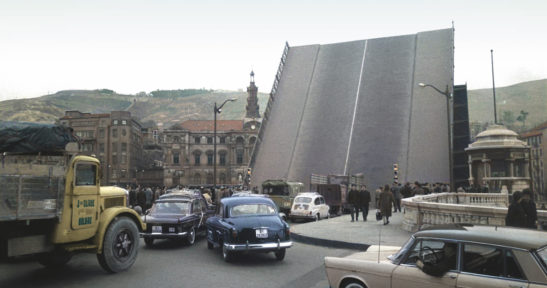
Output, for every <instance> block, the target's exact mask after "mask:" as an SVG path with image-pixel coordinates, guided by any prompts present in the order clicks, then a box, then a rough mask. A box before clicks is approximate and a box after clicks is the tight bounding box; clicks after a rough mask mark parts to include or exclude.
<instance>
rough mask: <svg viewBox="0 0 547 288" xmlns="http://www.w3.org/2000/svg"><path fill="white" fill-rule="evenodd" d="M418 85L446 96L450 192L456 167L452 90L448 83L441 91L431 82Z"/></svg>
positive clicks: (452, 188)
mask: <svg viewBox="0 0 547 288" xmlns="http://www.w3.org/2000/svg"><path fill="white" fill-rule="evenodd" d="M418 85H419V86H420V87H422V88H425V87H431V88H433V90H435V91H437V92H439V93H440V94H442V95H444V96H445V98H446V121H447V125H448V165H449V169H450V171H448V172H449V174H450V192H453V191H455V190H454V173H453V171H454V167H452V164H453V163H452V161H453V160H452V125H451V124H452V123H451V121H450V99H452V95H451V94H450V90H449V89H448V85H446V89H445V90H444V91H441V90H440V89H439V88H437V87H435V86H433V85H431V84H425V83H418Z"/></svg>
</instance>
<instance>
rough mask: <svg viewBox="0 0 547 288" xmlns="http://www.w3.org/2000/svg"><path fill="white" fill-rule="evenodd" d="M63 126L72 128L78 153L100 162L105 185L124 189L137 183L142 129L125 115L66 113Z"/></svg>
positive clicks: (124, 112)
mask: <svg viewBox="0 0 547 288" xmlns="http://www.w3.org/2000/svg"><path fill="white" fill-rule="evenodd" d="M59 122H60V124H61V125H63V126H68V127H72V128H73V129H74V134H75V135H76V136H78V138H79V139H80V150H81V152H82V153H84V154H86V155H95V156H96V157H97V158H98V159H99V161H101V167H102V171H103V174H102V178H101V182H102V184H104V185H118V186H125V185H127V184H131V183H136V181H137V173H138V171H142V169H143V167H142V164H141V162H140V159H141V158H140V156H141V155H142V150H143V139H142V138H143V137H142V125H141V124H140V122H139V121H138V120H136V119H135V118H133V117H131V113H130V112H127V111H112V112H111V113H110V114H91V113H82V112H80V111H66V112H65V116H63V117H61V118H60V119H59Z"/></svg>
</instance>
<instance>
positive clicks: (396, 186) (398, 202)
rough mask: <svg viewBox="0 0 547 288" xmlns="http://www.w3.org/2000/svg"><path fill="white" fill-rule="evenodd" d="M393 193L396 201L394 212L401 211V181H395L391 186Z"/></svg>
mask: <svg viewBox="0 0 547 288" xmlns="http://www.w3.org/2000/svg"><path fill="white" fill-rule="evenodd" d="M391 193H393V197H394V198H395V202H394V203H393V204H394V206H393V212H397V210H399V212H401V198H402V197H401V187H400V186H399V183H397V182H393V185H392V186H391Z"/></svg>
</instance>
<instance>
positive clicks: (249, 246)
mask: <svg viewBox="0 0 547 288" xmlns="http://www.w3.org/2000/svg"><path fill="white" fill-rule="evenodd" d="M291 246H292V241H285V242H281V241H279V242H268V243H246V244H226V243H225V244H224V247H226V249H227V250H228V251H261V250H262V251H264V250H265V251H275V250H279V249H284V248H290V247H291Z"/></svg>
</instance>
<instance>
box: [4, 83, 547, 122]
mask: <svg viewBox="0 0 547 288" xmlns="http://www.w3.org/2000/svg"><path fill="white" fill-rule="evenodd" d="M228 98H237V101H236V102H233V103H227V104H226V106H225V107H224V109H223V110H222V113H221V114H220V115H219V119H224V120H231V119H242V118H243V117H245V106H246V105H247V92H245V91H221V90H216V91H213V90H206V89H182V90H156V91H152V92H150V93H138V94H136V95H125V94H117V93H116V92H114V91H112V90H108V89H97V90H65V91H59V92H57V93H55V94H50V95H45V96H42V97H37V98H32V99H18V100H7V101H1V102H0V119H2V120H5V121H27V122H41V123H54V122H55V121H56V120H57V119H59V118H60V117H62V116H64V115H65V111H67V110H78V111H81V112H87V113H110V112H111V111H116V110H127V111H130V112H131V114H132V115H133V116H135V117H137V118H138V119H140V120H141V121H142V122H148V121H154V122H156V123H157V124H159V125H160V126H161V127H163V128H168V127H170V126H171V125H173V124H175V123H178V122H180V121H184V120H212V119H213V113H212V112H213V106H214V102H217V103H221V102H223V101H224V100H225V99H228ZM258 99H259V105H260V113H261V115H263V113H264V110H265V108H266V105H267V102H268V94H266V93H259V94H258ZM468 101H469V121H470V122H472V123H473V122H479V123H488V122H493V119H494V116H493V104H492V89H478V90H469V91H468ZM496 102H497V107H498V122H501V123H503V124H505V125H507V126H508V127H509V128H511V129H514V130H517V131H520V130H523V129H529V128H532V127H533V126H535V125H537V124H539V123H542V122H545V121H547V79H543V80H537V81H530V82H523V83H518V84H515V85H511V86H507V87H498V88H496ZM521 111H523V112H527V113H528V114H527V116H526V119H525V121H519V120H517V119H518V117H519V115H520V114H521ZM521 120H522V119H521Z"/></svg>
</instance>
